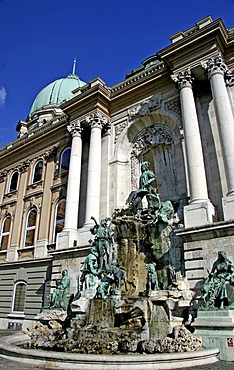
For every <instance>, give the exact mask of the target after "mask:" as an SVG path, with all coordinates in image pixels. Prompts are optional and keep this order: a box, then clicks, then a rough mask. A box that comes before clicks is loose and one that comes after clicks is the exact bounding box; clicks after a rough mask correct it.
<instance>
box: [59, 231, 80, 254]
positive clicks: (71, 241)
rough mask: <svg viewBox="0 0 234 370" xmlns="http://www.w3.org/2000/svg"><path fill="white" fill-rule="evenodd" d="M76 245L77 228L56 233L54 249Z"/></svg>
mask: <svg viewBox="0 0 234 370" xmlns="http://www.w3.org/2000/svg"><path fill="white" fill-rule="evenodd" d="M77 245H78V230H76V229H71V230H68V229H66V230H64V229H63V231H61V233H58V235H57V240H56V249H66V248H72V247H76V246H77Z"/></svg>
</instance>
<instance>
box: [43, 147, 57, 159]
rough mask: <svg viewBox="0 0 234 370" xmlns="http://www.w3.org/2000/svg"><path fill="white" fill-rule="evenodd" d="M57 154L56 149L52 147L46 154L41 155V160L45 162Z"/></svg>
mask: <svg viewBox="0 0 234 370" xmlns="http://www.w3.org/2000/svg"><path fill="white" fill-rule="evenodd" d="M56 154H57V148H56V147H55V146H54V147H53V148H51V149H49V150H47V152H45V154H44V155H43V158H44V160H45V161H46V162H48V161H50V160H52V159H54V158H55V156H56Z"/></svg>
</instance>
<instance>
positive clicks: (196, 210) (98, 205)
mask: <svg viewBox="0 0 234 370" xmlns="http://www.w3.org/2000/svg"><path fill="white" fill-rule="evenodd" d="M170 40H171V43H170V45H168V46H166V47H165V48H164V49H162V50H160V51H159V52H157V53H156V54H155V55H153V56H151V57H149V58H147V59H145V60H144V61H143V62H142V65H141V66H140V67H138V68H136V69H134V70H132V71H130V72H128V73H127V74H126V77H125V79H124V80H123V81H121V82H120V83H118V84H117V85H115V86H112V87H108V86H106V84H105V82H103V81H102V80H101V79H100V78H95V79H93V80H92V81H90V82H88V83H85V82H83V81H81V80H80V79H79V77H78V76H77V75H75V73H72V74H71V75H68V76H67V77H65V78H62V79H58V80H56V81H54V82H52V83H51V84H49V85H48V86H46V87H45V88H43V89H42V90H41V91H40V93H39V94H38V95H37V97H36V99H35V100H34V102H33V104H32V107H31V110H30V112H29V115H28V117H27V119H26V120H25V121H22V120H21V121H19V122H18V124H17V126H16V130H17V132H18V137H17V139H16V140H15V141H13V142H11V143H9V144H8V145H6V146H4V147H3V148H2V149H0V232H1V234H0V328H1V329H6V328H9V329H14V328H23V329H25V328H27V326H28V325H29V324H30V322H32V320H34V318H35V316H36V315H37V313H38V312H39V311H40V310H41V308H42V307H43V305H45V304H46V302H47V298H48V294H49V292H50V289H51V287H53V284H54V282H55V280H56V279H57V278H59V277H60V275H61V271H62V270H63V269H67V270H68V271H69V276H70V278H71V291H72V292H73V293H74V294H75V293H76V292H77V289H78V286H79V279H80V272H81V268H82V264H83V262H84V259H85V257H86V256H87V254H88V251H89V248H90V245H89V243H88V240H89V238H90V228H91V227H92V225H93V224H92V222H93V221H92V219H91V216H92V217H94V218H95V219H96V220H98V221H99V220H101V219H102V218H104V217H106V216H110V217H111V215H112V214H113V212H114V211H115V209H121V208H122V207H125V204H126V199H127V198H128V196H129V194H130V193H131V191H133V190H135V189H136V188H137V187H138V180H139V175H140V164H141V162H142V160H147V161H149V162H150V164H151V169H152V170H153V171H154V173H156V175H157V189H158V192H159V194H160V199H161V200H162V201H166V200H170V201H171V202H172V204H173V206H174V210H175V217H176V219H177V220H178V222H177V225H178V227H177V228H176V230H175V237H176V239H177V242H178V246H177V248H179V249H180V253H179V254H178V255H179V256H180V257H179V258H180V259H181V258H183V266H184V267H183V273H184V274H185V275H186V277H187V279H188V282H189V284H190V287H191V288H192V289H194V290H196V291H199V287H200V286H201V283H202V279H203V278H204V277H205V276H206V274H207V269H210V268H211V266H212V264H213V262H214V260H215V259H216V255H217V252H218V251H219V250H224V251H225V252H226V253H227V255H228V256H229V258H230V259H231V260H232V261H234V252H233V248H232V245H233V244H234V229H233V226H234V105H233V102H234V57H233V55H234V28H231V29H227V28H226V27H225V25H224V23H223V21H222V20H221V19H217V20H213V19H212V18H211V17H210V16H208V17H206V18H204V19H202V20H200V21H198V22H197V23H196V24H195V25H194V26H192V27H191V28H190V29H189V30H187V31H183V32H182V31H181V32H178V33H176V34H175V35H173V36H171V37H170ZM73 72H74V71H73ZM181 256H182V257H181ZM180 262H181V261H180Z"/></svg>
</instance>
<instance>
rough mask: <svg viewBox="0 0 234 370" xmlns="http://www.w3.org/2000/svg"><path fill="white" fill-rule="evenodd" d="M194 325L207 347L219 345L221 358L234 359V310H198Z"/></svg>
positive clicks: (196, 332)
mask: <svg viewBox="0 0 234 370" xmlns="http://www.w3.org/2000/svg"><path fill="white" fill-rule="evenodd" d="M192 326H193V327H194V328H195V333H194V335H201V337H202V344H203V346H204V347H205V348H214V347H217V348H218V349H219V351H220V353H219V355H218V357H219V359H220V360H224V361H234V351H233V349H234V310H226V309H225V310H216V311H211V310H210V311H198V312H197V317H196V319H195V321H194V323H192Z"/></svg>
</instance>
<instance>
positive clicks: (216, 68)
mask: <svg viewBox="0 0 234 370" xmlns="http://www.w3.org/2000/svg"><path fill="white" fill-rule="evenodd" d="M202 66H203V68H204V69H205V70H206V71H207V72H208V78H209V80H210V85H211V92H212V97H213V101H214V108H215V113H216V119H217V124H218V130H219V137H220V143H221V148H222V154H223V161H224V167H225V174H226V182H227V196H226V197H224V198H223V209H224V218H225V220H227V219H233V218H234V119H233V113H232V108H231V104H230V100H229V97H228V92H227V88H226V84H225V80H224V76H225V74H226V73H227V72H228V69H227V66H226V65H225V64H224V62H223V60H222V57H221V55H220V54H218V55H217V56H215V57H214V58H211V59H209V60H208V61H207V62H204V63H202Z"/></svg>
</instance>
